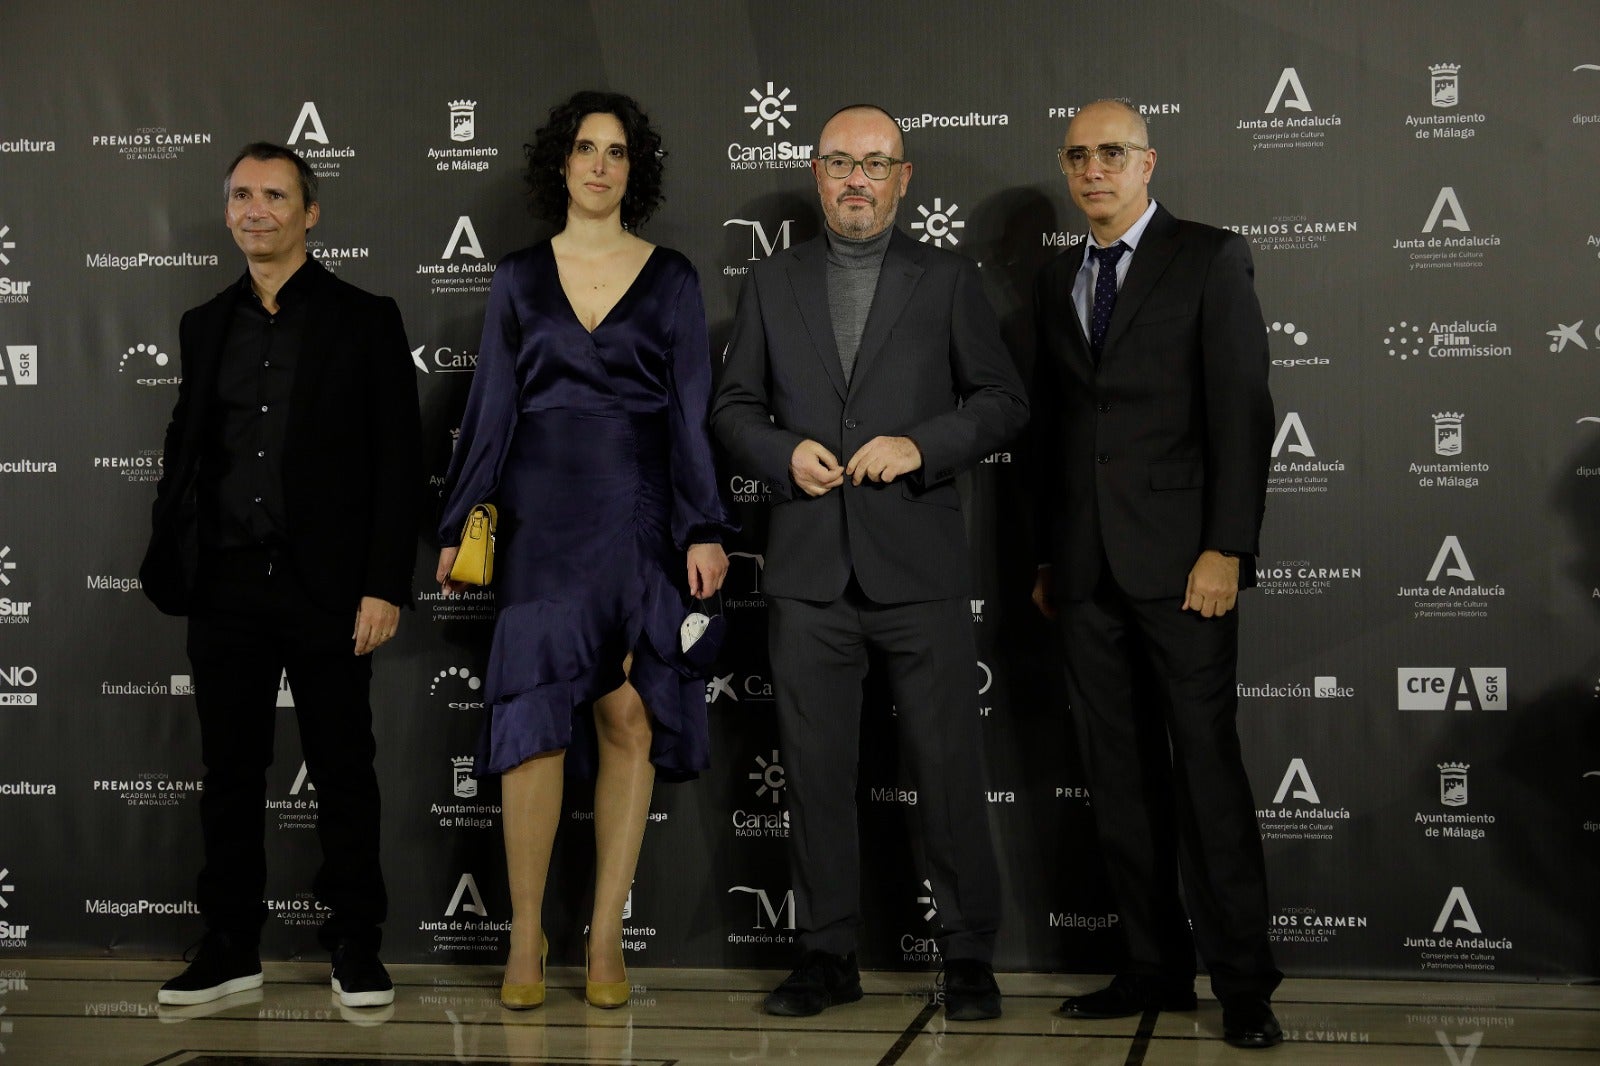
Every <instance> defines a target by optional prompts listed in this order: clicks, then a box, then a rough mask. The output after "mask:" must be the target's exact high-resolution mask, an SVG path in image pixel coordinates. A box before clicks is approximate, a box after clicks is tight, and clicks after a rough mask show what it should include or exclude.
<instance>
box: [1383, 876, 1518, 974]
mask: <svg viewBox="0 0 1600 1066" xmlns="http://www.w3.org/2000/svg"><path fill="white" fill-rule="evenodd" d="M1400 946H1401V947H1402V948H1405V949H1407V950H1408V951H1410V952H1412V953H1413V957H1414V958H1415V959H1416V961H1417V968H1418V969H1420V970H1424V971H1427V972H1430V973H1435V974H1437V975H1439V976H1447V975H1449V974H1452V973H1455V974H1474V973H1475V974H1485V973H1494V972H1495V971H1496V970H1497V969H1498V968H1499V964H1500V960H1501V956H1502V955H1503V954H1504V953H1505V952H1507V951H1512V950H1515V945H1514V944H1512V942H1511V940H1510V938H1508V937H1503V936H1495V935H1493V932H1492V931H1489V932H1486V931H1485V929H1484V925H1483V923H1482V922H1481V921H1480V920H1479V918H1478V912H1477V910H1476V909H1475V908H1474V907H1473V905H1472V900H1471V898H1470V897H1469V896H1468V895H1467V890H1466V889H1465V888H1464V887H1463V886H1461V885H1452V886H1451V887H1450V890H1449V892H1448V893H1446V895H1445V897H1444V903H1443V905H1442V906H1441V907H1440V908H1439V914H1438V917H1436V918H1435V919H1434V921H1433V928H1432V929H1430V930H1429V931H1428V932H1427V933H1423V934H1421V935H1418V936H1407V937H1406V938H1405V940H1404V941H1403V942H1402V943H1401V945H1400Z"/></svg>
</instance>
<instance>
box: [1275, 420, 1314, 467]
mask: <svg viewBox="0 0 1600 1066" xmlns="http://www.w3.org/2000/svg"><path fill="white" fill-rule="evenodd" d="M1291 435H1293V437H1294V443H1293V444H1289V450H1290V451H1291V452H1294V453H1295V454H1296V455H1304V456H1306V457H1307V458H1313V459H1314V458H1316V454H1317V450H1316V449H1315V448H1313V447H1311V438H1310V437H1308V436H1306V426H1305V423H1304V422H1302V421H1300V413H1299V412H1298V411H1290V412H1289V413H1288V415H1287V416H1285V418H1284V420H1283V425H1282V426H1281V427H1279V429H1278V439H1277V440H1274V441H1273V442H1272V457H1273V458H1274V459H1276V458H1277V457H1278V456H1280V455H1282V454H1283V446H1284V445H1285V444H1287V443H1288V441H1289V438H1290V436H1291Z"/></svg>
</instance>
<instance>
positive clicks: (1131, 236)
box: [1080, 200, 1156, 269]
mask: <svg viewBox="0 0 1600 1066" xmlns="http://www.w3.org/2000/svg"><path fill="white" fill-rule="evenodd" d="M1155 214H1156V202H1155V201H1154V200H1151V201H1150V203H1149V204H1148V205H1146V207H1145V209H1144V214H1142V215H1140V216H1139V217H1138V218H1137V219H1135V220H1134V223H1133V225H1131V226H1129V227H1128V231H1127V232H1126V233H1124V234H1123V235H1122V236H1120V237H1118V238H1117V240H1118V241H1121V242H1122V243H1123V244H1126V245H1127V246H1128V255H1130V256H1131V255H1132V254H1133V253H1134V252H1136V251H1138V250H1139V241H1140V239H1141V238H1142V237H1143V236H1144V231H1145V227H1147V226H1149V225H1150V220H1151V219H1152V218H1154V217H1155ZM1111 243H1112V244H1115V243H1116V241H1112V242H1111ZM1098 247H1100V245H1098V244H1096V243H1095V242H1094V235H1093V234H1090V235H1089V236H1087V237H1085V238H1084V240H1083V266H1082V267H1081V268H1080V269H1087V268H1088V266H1089V249H1090V248H1098ZM1106 247H1110V245H1107V246H1106Z"/></svg>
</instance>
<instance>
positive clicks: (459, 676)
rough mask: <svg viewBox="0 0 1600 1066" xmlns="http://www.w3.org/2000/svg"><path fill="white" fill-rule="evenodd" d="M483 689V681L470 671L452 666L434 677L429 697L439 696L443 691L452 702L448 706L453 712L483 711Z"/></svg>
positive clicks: (429, 688)
mask: <svg viewBox="0 0 1600 1066" xmlns="http://www.w3.org/2000/svg"><path fill="white" fill-rule="evenodd" d="M482 689H483V680H482V679H481V678H479V677H478V676H477V675H476V674H474V673H473V672H472V671H471V670H470V669H468V668H467V667H465V666H451V667H447V668H446V669H443V670H440V671H439V672H438V673H437V674H434V675H433V681H432V682H431V683H430V684H429V685H428V695H430V696H437V695H439V694H440V691H441V690H442V691H443V692H444V694H445V695H446V697H447V698H448V699H449V700H450V702H449V704H448V706H449V707H450V709H451V710H455V711H481V710H483V695H482ZM463 690H465V691H463Z"/></svg>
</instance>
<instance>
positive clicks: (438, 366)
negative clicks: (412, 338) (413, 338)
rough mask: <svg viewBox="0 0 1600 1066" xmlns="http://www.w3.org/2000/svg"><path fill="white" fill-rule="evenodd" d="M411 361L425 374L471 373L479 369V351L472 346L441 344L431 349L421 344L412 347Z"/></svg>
mask: <svg viewBox="0 0 1600 1066" xmlns="http://www.w3.org/2000/svg"><path fill="white" fill-rule="evenodd" d="M411 362H412V363H414V364H415V365H416V368H417V369H418V370H420V371H422V372H423V373H424V374H470V373H472V372H473V371H474V370H476V369H478V353H477V352H475V351H473V350H472V349H470V348H461V349H459V350H458V349H455V348H451V347H449V346H447V345H440V346H438V347H436V348H432V349H429V347H428V346H427V345H426V344H419V345H417V346H416V347H415V348H413V349H411Z"/></svg>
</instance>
